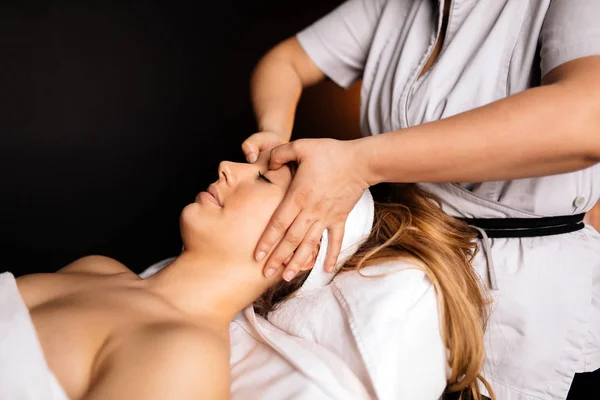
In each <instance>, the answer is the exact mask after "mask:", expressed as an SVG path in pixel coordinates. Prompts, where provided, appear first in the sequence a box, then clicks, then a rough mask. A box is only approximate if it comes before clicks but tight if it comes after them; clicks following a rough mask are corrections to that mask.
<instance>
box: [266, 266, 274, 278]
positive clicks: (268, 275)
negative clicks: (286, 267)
mask: <svg viewBox="0 0 600 400" xmlns="http://www.w3.org/2000/svg"><path fill="white" fill-rule="evenodd" d="M273 275H275V270H274V269H273V268H269V269H268V270H266V271H265V276H266V277H267V278H270V277H272V276H273Z"/></svg>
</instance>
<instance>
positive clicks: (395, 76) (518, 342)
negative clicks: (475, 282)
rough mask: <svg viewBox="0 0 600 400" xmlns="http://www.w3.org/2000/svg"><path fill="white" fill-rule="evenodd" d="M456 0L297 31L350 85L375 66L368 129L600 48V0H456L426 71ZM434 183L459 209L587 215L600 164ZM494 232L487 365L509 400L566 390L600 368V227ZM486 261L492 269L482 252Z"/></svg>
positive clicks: (480, 99) (375, 1) (450, 108)
mask: <svg viewBox="0 0 600 400" xmlns="http://www.w3.org/2000/svg"><path fill="white" fill-rule="evenodd" d="M443 3H444V2H443V1H437V2H434V1H429V0H415V1H406V0H350V1H347V2H346V3H344V4H342V5H341V6H340V7H339V8H337V9H336V10H334V11H332V12H331V13H330V14H328V15H326V16H325V17H323V18H322V19H320V20H319V21H317V22H315V23H314V24H313V25H311V26H310V27H308V28H307V29H305V30H303V31H302V32H300V33H299V34H298V35H297V37H298V40H299V42H300V44H301V45H302V47H303V48H304V50H305V51H306V52H307V54H308V55H309V56H310V57H311V59H312V60H313V61H314V62H315V64H316V65H317V66H319V68H321V69H322V70H323V72H324V73H325V74H326V75H328V76H329V77H330V78H331V79H332V80H333V81H335V82H337V83H338V84H339V85H340V86H342V87H348V86H349V85H350V84H351V83H352V82H354V81H356V80H358V79H361V78H362V88H361V130H362V133H363V134H364V135H376V134H380V133H385V132H391V131H396V130H400V129H404V128H408V127H411V126H415V125H419V124H423V123H426V122H430V121H436V120H439V119H443V118H447V117H450V116H453V115H456V114H458V113H461V112H465V111H468V110H471V109H474V108H477V107H480V106H483V105H485V104H489V103H491V102H493V101H496V100H499V99H501V98H505V97H507V96H509V95H512V94H515V93H518V92H520V91H523V90H525V89H527V88H529V87H532V86H535V85H539V84H540V81H539V79H540V77H543V76H544V75H546V74H547V73H548V72H549V71H551V70H552V69H553V68H555V67H557V66H558V65H560V64H562V63H565V62H567V61H571V60H574V59H576V58H580V57H585V56H593V55H600V24H598V23H597V18H596V16H598V15H600V1H597V0H552V1H550V0H453V1H452V2H451V5H450V12H449V20H448V27H447V31H446V37H445V40H444V44H443V46H442V48H441V52H440V55H439V57H438V59H437V61H436V62H435V63H434V64H433V66H432V67H431V69H430V70H429V71H428V72H427V73H426V74H424V75H423V76H421V77H419V74H420V72H421V70H422V68H423V66H424V64H425V63H426V61H427V59H428V58H429V57H428V56H429V54H430V52H431V50H432V48H433V46H434V44H435V41H436V39H437V36H438V33H439V30H440V29H441V21H442V18H441V14H442V13H441V10H442V7H443ZM538 55H539V58H538ZM568 117H569V116H568V115H566V116H565V118H568ZM566 134H567V135H568V132H567V133H566ZM565 140H568V138H566V139H565ZM398 155H399V156H401V155H402V153H401V150H399V154H398ZM422 187H423V188H425V189H426V190H428V191H430V192H432V193H434V194H436V195H438V197H440V198H441V199H442V201H443V206H444V207H443V208H444V210H445V211H446V212H447V213H449V214H450V215H453V216H461V217H478V218H491V217H521V218H534V217H541V216H557V215H573V214H579V213H582V212H586V211H589V210H590V209H591V208H592V207H593V205H594V204H595V203H596V202H597V201H598V199H599V197H600V165H596V166H593V167H590V168H587V169H584V170H581V171H576V172H572V173H567V174H559V175H553V176H548V177H542V178H531V179H517V180H512V181H495V182H482V183H472V182H469V183H461V184H426V185H422ZM489 244H490V246H489V247H490V250H491V251H490V253H491V254H492V258H493V264H494V265H495V274H496V278H497V286H498V290H494V291H492V296H493V297H494V300H495V302H494V312H493V313H492V316H491V320H490V323H489V326H488V330H487V333H486V342H487V346H486V350H487V357H486V363H485V377H486V378H487V379H488V380H490V381H491V383H492V386H493V387H494V389H495V391H496V395H497V396H498V398H500V399H503V400H505V399H507V400H512V399H540V398H543V399H564V398H566V396H567V393H568V390H569V386H570V384H571V381H572V379H573V376H574V374H575V373H576V372H582V371H592V370H595V369H597V368H600V236H599V235H598V233H597V232H595V231H594V230H593V228H591V227H587V228H586V229H584V230H583V231H579V232H574V233H570V234H565V235H557V236H548V237H543V238H524V239H492V240H490V241H489ZM475 266H476V268H477V270H478V271H479V272H480V273H481V275H482V277H484V278H487V276H488V271H487V263H486V260H485V259H484V257H483V255H482V253H481V252H480V255H479V257H478V258H477V259H476V260H475Z"/></svg>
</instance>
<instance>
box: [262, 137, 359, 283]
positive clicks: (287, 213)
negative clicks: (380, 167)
mask: <svg viewBox="0 0 600 400" xmlns="http://www.w3.org/2000/svg"><path fill="white" fill-rule="evenodd" d="M291 161H295V162H297V163H298V170H297V172H296V175H295V176H294V179H293V180H292V183H291V185H290V187H289V189H288V192H287V194H286V196H285V197H284V199H283V201H282V202H281V204H280V205H279V207H278V208H277V210H275V213H274V214H273V217H272V218H271V221H270V222H269V225H268V226H267V228H266V230H265V232H264V233H263V235H262V237H261V239H260V240H259V242H258V246H257V248H256V253H255V257H256V259H257V260H259V261H260V260H262V259H263V258H264V257H265V255H266V254H268V253H269V251H270V250H271V249H272V248H273V246H274V245H275V244H276V243H277V242H278V241H279V240H280V239H281V238H283V239H282V240H281V241H280V242H279V244H278V245H277V247H276V248H275V250H273V253H272V254H271V255H270V256H269V259H268V261H267V263H266V264H265V269H264V273H265V276H267V277H270V276H272V275H273V274H274V273H275V272H276V271H277V270H278V269H279V268H281V267H282V264H284V261H285V264H286V269H285V272H284V275H283V277H284V279H285V280H287V281H289V280H290V279H292V278H293V277H294V276H295V275H296V274H297V273H298V271H299V270H301V269H309V268H310V267H311V264H309V262H310V261H312V259H313V258H314V257H313V252H314V251H315V249H316V248H317V246H318V245H319V243H320V241H321V236H322V234H323V231H324V230H325V229H328V238H329V248H328V249H327V258H326V261H325V266H326V268H327V270H329V271H332V270H333V269H334V267H335V263H336V261H337V257H338V255H339V253H340V249H341V247H342V238H343V237H344V225H345V223H346V218H347V217H348V214H349V213H350V211H351V210H352V208H353V207H354V205H355V204H356V203H357V202H358V200H359V199H360V196H361V195H362V193H363V191H364V190H365V189H367V188H368V187H369V186H370V185H369V183H368V182H367V179H366V171H367V169H366V160H364V159H361V157H360V156H359V154H357V149H356V145H355V142H354V141H339V140H333V139H303V140H296V141H294V142H291V143H287V144H283V145H281V146H278V147H276V148H274V149H273V150H271V160H270V163H269V168H270V169H278V168H281V166H283V165H284V164H285V163H288V162H291ZM290 256H291V261H289V260H290V258H289V257H290ZM287 261H289V262H287Z"/></svg>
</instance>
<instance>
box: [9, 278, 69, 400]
mask: <svg viewBox="0 0 600 400" xmlns="http://www.w3.org/2000/svg"><path fill="white" fill-rule="evenodd" d="M0 399H7V400H8V399H15V400H16V399H18V400H68V397H67V395H66V393H65V391H64V390H63V388H62V387H61V386H60V384H59V383H58V381H57V380H56V377H55V376H54V374H53V373H52V371H51V370H50V368H48V365H47V364H46V359H45V358H44V352H43V350H42V346H41V344H40V342H39V340H38V337H37V333H36V331H35V328H34V326H33V322H32V321H31V317H30V316H29V310H28V309H27V306H26V305H25V303H24V302H23V298H22V297H21V294H20V293H19V290H18V288H17V284H16V282H15V278H14V276H13V275H12V274H11V273H9V272H4V273H2V274H0Z"/></svg>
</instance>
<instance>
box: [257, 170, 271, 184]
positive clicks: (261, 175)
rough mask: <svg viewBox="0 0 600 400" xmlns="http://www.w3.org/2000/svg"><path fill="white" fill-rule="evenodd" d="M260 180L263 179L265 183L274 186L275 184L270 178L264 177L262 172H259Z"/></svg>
mask: <svg viewBox="0 0 600 400" xmlns="http://www.w3.org/2000/svg"><path fill="white" fill-rule="evenodd" d="M258 179H262V180H263V181H265V182H267V183H271V184H273V182H271V180H270V179H269V178H267V177H266V176H264V175H263V174H262V173H261V172H260V171H258Z"/></svg>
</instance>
